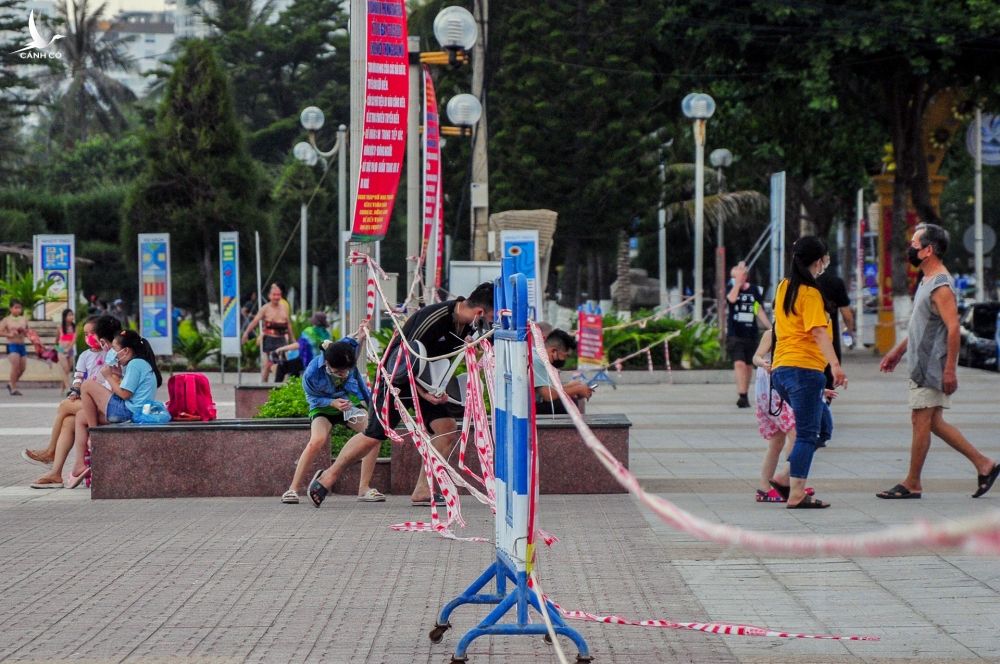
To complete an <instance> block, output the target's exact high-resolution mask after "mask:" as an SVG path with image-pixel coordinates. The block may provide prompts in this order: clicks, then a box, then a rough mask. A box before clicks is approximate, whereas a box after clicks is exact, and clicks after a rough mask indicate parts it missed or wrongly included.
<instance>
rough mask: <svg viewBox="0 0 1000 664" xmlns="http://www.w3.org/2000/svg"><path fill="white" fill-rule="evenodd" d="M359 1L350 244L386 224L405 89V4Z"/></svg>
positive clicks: (376, 235) (375, 234) (398, 167)
mask: <svg viewBox="0 0 1000 664" xmlns="http://www.w3.org/2000/svg"><path fill="white" fill-rule="evenodd" d="M365 5H366V13H365V19H364V21H363V25H365V26H366V28H367V30H366V33H365V98H364V111H363V113H362V116H361V117H362V133H361V164H360V166H359V169H358V180H357V183H358V184H357V187H358V188H357V192H356V193H357V199H356V201H357V202H356V203H355V206H354V223H353V224H352V226H351V228H352V234H351V240H352V241H355V242H374V241H376V240H381V239H382V238H383V237H385V233H386V231H387V230H388V228H389V220H390V218H391V217H392V208H393V205H394V204H395V202H396V191H397V189H398V188H399V176H400V173H401V172H402V170H403V155H404V152H405V149H406V117H407V106H408V105H409V92H410V90H409V83H408V80H407V78H408V75H409V64H408V58H409V49H408V48H407V40H406V3H405V2H404V1H403V0H370V1H369V2H367V3H365Z"/></svg>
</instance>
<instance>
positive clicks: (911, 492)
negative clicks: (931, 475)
mask: <svg viewBox="0 0 1000 664" xmlns="http://www.w3.org/2000/svg"><path fill="white" fill-rule="evenodd" d="M947 250H948V232H947V231H946V230H944V229H943V228H941V227H940V226H937V225H935V224H920V225H919V226H917V228H916V232H914V234H913V239H912V240H911V241H910V246H909V248H908V250H907V252H908V258H909V261H910V264H911V265H913V266H914V267H918V268H920V270H921V271H922V272H923V274H924V278H923V280H922V281H921V282H920V285H919V286H918V287H917V292H916V293H915V294H914V296H913V314H912V315H911V316H910V324H909V328H908V330H907V336H906V338H905V339H903V341H902V342H900V343H899V345H897V346H896V347H895V348H893V349H892V350H891V351H889V352H888V353H887V354H886V356H885V357H884V358H882V364H881V365H880V367H879V368H880V369H881V370H882V371H883V372H886V373H889V372H891V371H892V370H893V369H895V368H896V365H897V364H899V361H900V360H901V359H902V358H903V355H904V354H905V353H906V352H907V350H909V351H910V353H909V356H908V367H909V373H910V399H909V401H910V409H911V410H912V416H911V418H910V420H911V422H912V424H913V440H912V443H911V448H910V470H909V472H908V473H907V475H906V479H904V480H903V481H902V482H900V483H899V484H897V485H896V486H894V487H892V488H891V489H889V490H887V491H880V492H879V493H877V494H875V495H876V496H878V497H879V498H886V499H899V498H919V497H920V495H921V493H922V491H923V488H922V487H921V485H920V473H921V471H922V470H923V467H924V461H925V460H926V459H927V452H928V450H929V449H930V446H931V434H932V433H933V434H934V435H935V436H937V437H938V438H940V439H941V440H943V441H944V442H946V443H948V445H950V446H951V447H952V448H954V449H955V450H956V451H958V452H959V453H961V454H962V455H963V456H964V457H965V458H966V459H968V460H969V461H970V462H971V463H972V465H974V466H975V467H976V472H977V473H978V475H979V477H978V484H977V485H976V492H975V493H973V494H972V497H973V498H978V497H979V496H982V495H983V494H985V493H986V492H987V491H989V490H990V488H992V486H993V483H994V482H996V479H997V476H998V475H1000V464H997V463H996V461H994V460H993V459H990V458H989V457H987V456H985V455H983V454H982V453H981V452H980V451H979V450H977V449H976V448H975V447H973V445H972V443H970V442H969V441H968V440H967V439H966V438H965V436H963V435H962V432H961V431H959V430H958V429H957V428H955V427H954V426H952V425H951V424H948V423H947V422H945V421H944V409H945V408H949V407H950V406H951V402H950V396H951V395H952V394H954V393H955V390H957V389H958V377H957V375H956V366H957V364H958V345H959V327H958V305H957V303H956V300H955V291H954V287H953V286H952V281H951V275H950V274H949V273H948V270H947V269H945V266H944V263H943V262H942V257H943V256H944V254H945V252H946V251H947Z"/></svg>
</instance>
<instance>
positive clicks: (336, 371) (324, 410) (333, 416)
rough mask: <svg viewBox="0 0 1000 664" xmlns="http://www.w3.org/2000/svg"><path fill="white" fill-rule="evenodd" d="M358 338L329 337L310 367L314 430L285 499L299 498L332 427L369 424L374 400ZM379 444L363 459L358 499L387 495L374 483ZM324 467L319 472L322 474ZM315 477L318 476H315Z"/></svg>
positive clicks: (305, 382)
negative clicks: (363, 371) (362, 369)
mask: <svg viewBox="0 0 1000 664" xmlns="http://www.w3.org/2000/svg"><path fill="white" fill-rule="evenodd" d="M357 349H358V342H357V340H355V339H353V338H351V337H345V338H344V339H341V340H340V341H338V342H336V343H334V342H332V341H330V340H329V339H327V340H325V341H323V342H322V344H321V354H320V355H317V356H316V357H314V358H313V359H312V361H311V362H310V363H309V366H308V367H306V373H305V377H304V378H303V379H302V387H303V389H304V390H305V393H306V401H308V402H309V419H310V420H311V423H310V434H309V443H308V444H307V445H306V448H305V449H304V450H302V454H301V455H300V456H299V461H298V463H297V464H296V465H295V474H294V475H293V476H292V484H291V486H289V487H288V491H286V492H285V493H284V494H282V496H281V502H283V503H287V504H291V505H295V504H298V502H299V493H298V490H299V488H300V487H301V486H302V480H303V478H304V477H305V474H306V471H307V470H308V469H309V467H310V466H311V465H312V463H313V461H314V460H315V459H316V456H317V455H318V454H320V453H321V452H322V451H323V449H324V448H326V447H329V445H330V431H331V430H332V428H333V425H335V424H344V425H346V426H347V427H348V428H349V429H351V430H352V431H354V432H355V433H361V432H363V431H364V430H365V429H366V428H367V427H368V413H367V412H366V410H365V409H366V407H367V406H368V404H369V403H370V402H371V394H369V392H368V387H367V385H365V381H364V380H363V379H362V377H361V372H359V371H358V368H357ZM378 453H379V447H378V446H375V447H373V448H372V449H371V450H370V451H369V452H368V454H366V455H365V456H364V457H362V459H361V480H360V482H359V483H358V500H360V501H362V502H366V503H378V502H382V501H384V500H385V496H384V495H382V493H381V492H380V491H379V490H378V489H375V488H373V487H371V486H370V485H371V481H372V473H374V472H375V461H376V460H377V459H378ZM322 472H323V470H319V471H317V472H316V475H317V476H318V475H319V474H320V473H322ZM314 479H315V478H314Z"/></svg>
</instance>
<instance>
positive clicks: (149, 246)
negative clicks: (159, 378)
mask: <svg viewBox="0 0 1000 664" xmlns="http://www.w3.org/2000/svg"><path fill="white" fill-rule="evenodd" d="M171 310H172V306H171V294H170V233H139V334H141V335H142V336H144V337H145V338H146V340H147V341H149V345H150V346H152V348H153V353H155V354H156V355H173V352H174V345H173V330H172V329H171V328H172V326H171V325H170V312H171Z"/></svg>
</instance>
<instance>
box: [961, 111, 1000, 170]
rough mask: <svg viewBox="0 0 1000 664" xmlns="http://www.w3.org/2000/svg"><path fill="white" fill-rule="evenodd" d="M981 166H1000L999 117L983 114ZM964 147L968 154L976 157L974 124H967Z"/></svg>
mask: <svg viewBox="0 0 1000 664" xmlns="http://www.w3.org/2000/svg"><path fill="white" fill-rule="evenodd" d="M981 138H982V141H983V164H984V165H986V166H1000V115H990V114H988V113H983V132H982V137H981ZM965 147H966V149H967V150H968V151H969V154H970V155H972V156H973V157H975V156H976V123H975V121H973V122H970V123H969V129H968V131H966V133H965Z"/></svg>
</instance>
